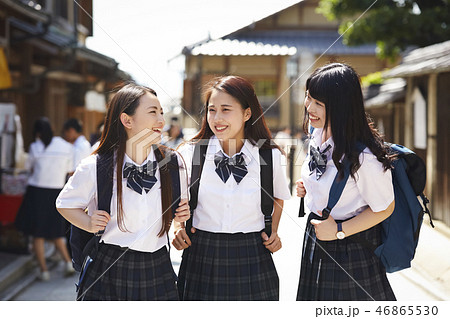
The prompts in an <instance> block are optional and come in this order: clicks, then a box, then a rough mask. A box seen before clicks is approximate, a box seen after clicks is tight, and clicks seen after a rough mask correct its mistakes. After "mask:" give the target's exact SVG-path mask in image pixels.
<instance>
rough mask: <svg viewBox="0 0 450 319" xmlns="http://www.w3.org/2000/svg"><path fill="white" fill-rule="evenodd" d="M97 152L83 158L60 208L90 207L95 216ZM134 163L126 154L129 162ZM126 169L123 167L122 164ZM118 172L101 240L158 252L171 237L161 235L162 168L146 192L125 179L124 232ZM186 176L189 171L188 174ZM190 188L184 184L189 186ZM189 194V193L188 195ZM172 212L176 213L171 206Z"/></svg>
mask: <svg viewBox="0 0 450 319" xmlns="http://www.w3.org/2000/svg"><path fill="white" fill-rule="evenodd" d="M96 160H97V155H90V156H89V157H87V158H85V159H84V160H82V161H81V163H80V165H79V166H78V167H77V169H76V171H75V174H74V175H73V176H72V177H71V178H70V179H69V181H68V182H67V184H66V186H65V187H64V189H63V190H62V191H61V193H60V194H59V196H58V198H57V200H56V207H58V208H81V209H85V208H88V214H89V215H92V212H93V211H94V210H97V200H98V198H97V175H96V174H97V173H96V171H97V169H96ZM149 160H151V161H154V160H155V155H154V153H153V151H151V152H150V154H149V155H148V157H147V159H146V160H145V161H144V163H142V165H144V164H145V163H147V161H149ZM178 161H179V165H183V161H182V159H181V158H180V156H179V158H178ZM127 162H128V163H132V164H135V165H137V164H136V163H134V162H133V161H132V160H131V159H130V158H129V157H128V156H127V155H126V154H125V157H124V164H123V165H124V166H125V163H127ZM137 166H140V165H137ZM122 170H123V167H122ZM115 175H116V174H114V180H113V194H112V198H111V211H110V213H111V220H110V221H109V223H108V225H107V226H106V229H105V232H104V234H103V235H102V239H101V241H102V242H104V243H108V244H114V245H119V246H121V247H130V248H131V249H133V250H137V251H143V252H154V251H157V250H158V249H160V248H161V247H163V246H164V245H165V244H167V237H166V236H162V237H158V233H159V232H160V230H161V226H162V218H161V216H162V205H161V182H160V174H159V167H158V169H157V170H156V173H155V177H156V178H157V182H156V183H155V184H154V185H153V187H152V188H151V189H150V191H149V192H148V193H146V192H145V191H142V194H139V193H137V192H135V191H134V190H132V189H130V188H128V187H127V180H126V178H123V180H122V208H123V216H124V222H125V226H126V229H128V232H126V231H125V232H122V231H121V230H120V229H119V227H118V220H117V187H116V182H117V179H116V176H115ZM184 176H186V174H184ZM180 180H181V184H182V185H183V184H187V177H183V174H181V172H180ZM186 188H187V187H184V189H186ZM184 197H185V196H184ZM167 213H168V214H172V210H171V209H170V210H169V211H168V212H167Z"/></svg>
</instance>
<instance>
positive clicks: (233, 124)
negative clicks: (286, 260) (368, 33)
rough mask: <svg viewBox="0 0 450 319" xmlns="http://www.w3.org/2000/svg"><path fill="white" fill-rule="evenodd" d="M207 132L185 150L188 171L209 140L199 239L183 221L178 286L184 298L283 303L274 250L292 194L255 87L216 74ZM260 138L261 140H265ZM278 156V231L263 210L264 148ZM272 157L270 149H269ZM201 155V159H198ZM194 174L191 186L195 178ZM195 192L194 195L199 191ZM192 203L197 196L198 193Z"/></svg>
mask: <svg viewBox="0 0 450 319" xmlns="http://www.w3.org/2000/svg"><path fill="white" fill-rule="evenodd" d="M204 99H205V107H204V111H205V114H204V116H203V122H202V127H201V130H200V132H199V133H198V134H197V135H196V136H195V137H194V138H193V140H192V141H191V142H190V143H187V144H185V145H182V146H181V147H180V152H181V154H182V155H183V158H184V159H185V161H186V163H187V164H186V165H187V166H188V172H191V171H192V170H193V169H194V167H193V166H190V165H191V164H192V163H193V164H194V165H197V164H198V159H196V158H195V156H194V152H195V146H196V144H198V143H202V144H203V145H207V149H206V156H205V161H204V164H203V169H202V172H201V175H200V176H199V177H200V180H199V183H200V184H199V188H198V201H197V206H196V209H195V211H194V212H193V221H192V225H193V227H192V229H188V230H187V231H188V232H191V231H192V232H193V234H192V236H191V238H189V237H188V235H187V233H186V229H185V228H184V225H179V224H177V223H175V238H174V240H173V245H174V247H176V248H177V249H185V248H188V247H189V248H188V250H187V251H185V252H184V253H183V259H182V263H181V266H180V273H179V279H180V281H179V282H178V288H179V291H180V295H181V296H180V297H181V299H183V300H278V299H279V282H278V275H277V271H276V269H275V266H274V263H273V260H272V256H271V253H273V252H276V251H277V250H279V249H280V248H281V240H280V238H279V236H278V234H277V229H278V224H279V220H280V217H281V212H282V207H283V201H284V200H287V199H289V198H290V192H289V189H288V186H287V182H286V177H285V173H284V171H285V170H284V168H283V167H282V166H281V163H282V157H283V155H282V153H281V151H280V149H279V148H278V147H277V146H276V145H275V144H274V143H271V134H270V132H269V130H268V129H267V126H266V124H265V121H264V118H263V114H262V109H261V106H260V104H259V101H258V99H257V97H256V95H255V91H254V89H253V87H252V85H251V84H250V83H249V82H248V81H247V80H245V79H243V78H241V77H238V76H225V77H220V78H217V79H214V80H213V81H212V82H211V83H210V85H209V86H208V87H207V88H206V90H205V91H204ZM257 143H259V144H257ZM258 145H261V146H260V147H261V148H263V149H271V154H272V158H273V177H272V176H270V177H269V178H270V181H271V182H272V181H273V197H274V205H273V215H272V217H273V223H272V234H271V236H270V237H268V236H267V234H266V233H265V232H263V231H262V230H263V229H264V226H265V223H264V215H263V213H262V212H261V180H260V169H261V167H260V157H259V153H258V152H259V147H258ZM269 154H270V152H269ZM193 160H194V161H193ZM194 182H196V181H193V180H192V179H191V182H190V184H191V187H192V185H193V183H194ZM191 194H192V193H191ZM191 200H192V198H191Z"/></svg>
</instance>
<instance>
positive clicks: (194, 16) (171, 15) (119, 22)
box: [86, 0, 300, 107]
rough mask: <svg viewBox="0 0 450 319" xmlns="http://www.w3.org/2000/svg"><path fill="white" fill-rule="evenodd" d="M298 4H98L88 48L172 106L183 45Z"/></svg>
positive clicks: (118, 0) (239, 0)
mask: <svg viewBox="0 0 450 319" xmlns="http://www.w3.org/2000/svg"><path fill="white" fill-rule="evenodd" d="M299 1H300V0H127V1H123V0H93V6H94V7H93V20H94V22H93V27H94V31H93V33H94V35H93V36H92V37H90V38H88V40H87V41H86V45H87V47H88V48H90V49H92V50H95V51H98V52H100V53H102V54H105V55H107V56H109V57H112V58H114V59H115V60H116V61H117V62H119V68H120V69H122V70H124V71H126V72H128V73H129V74H131V76H132V77H133V78H134V80H136V81H137V82H138V83H139V84H144V85H147V86H150V87H151V88H153V89H155V91H156V92H157V93H158V97H159V99H160V101H161V103H162V105H163V106H165V107H168V106H169V105H176V104H178V103H179V102H180V98H181V97H182V94H183V71H184V58H183V56H181V51H182V49H183V47H184V46H188V45H190V44H193V43H196V42H198V41H201V40H204V39H206V38H207V37H208V35H210V36H211V38H213V39H214V38H219V37H221V36H223V35H226V34H228V33H230V32H233V31H235V30H237V29H240V28H242V27H244V26H246V25H248V24H250V23H252V22H254V21H258V20H260V19H262V18H264V17H266V16H268V15H270V14H272V13H275V12H277V11H280V10H282V9H284V8H287V7H289V6H290V5H292V4H295V3H297V2H299ZM169 60H170V61H171V62H170V63H169Z"/></svg>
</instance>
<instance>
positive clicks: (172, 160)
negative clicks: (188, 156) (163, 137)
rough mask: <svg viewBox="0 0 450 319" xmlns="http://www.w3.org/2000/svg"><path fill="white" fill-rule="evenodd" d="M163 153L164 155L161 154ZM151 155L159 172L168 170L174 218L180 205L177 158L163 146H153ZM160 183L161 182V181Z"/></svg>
mask: <svg viewBox="0 0 450 319" xmlns="http://www.w3.org/2000/svg"><path fill="white" fill-rule="evenodd" d="M163 151H164V153H165V154H164V155H163V153H162V152H163ZM153 153H154V154H155V159H156V162H157V163H158V168H159V170H160V172H161V170H164V169H168V170H169V175H170V183H171V187H172V204H171V207H172V216H175V212H176V209H177V208H178V205H179V204H180V195H181V190H180V170H179V166H178V158H177V154H176V153H175V152H174V151H172V150H171V149H170V148H166V147H164V146H162V147H159V148H158V147H157V146H156V145H154V147H153ZM166 157H169V159H168V161H166ZM161 182H163V181H162V180H161Z"/></svg>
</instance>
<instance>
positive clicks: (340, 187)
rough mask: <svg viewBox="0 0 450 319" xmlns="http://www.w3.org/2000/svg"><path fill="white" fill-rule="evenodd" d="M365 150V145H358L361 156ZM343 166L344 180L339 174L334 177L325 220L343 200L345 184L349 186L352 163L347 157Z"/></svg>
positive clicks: (323, 212) (324, 213) (324, 214)
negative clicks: (340, 200) (340, 199)
mask: <svg viewBox="0 0 450 319" xmlns="http://www.w3.org/2000/svg"><path fill="white" fill-rule="evenodd" d="M365 148H366V146H365V145H364V144H362V143H359V142H357V143H356V149H357V151H358V154H360V153H361V152H362V151H363V150H364V149H365ZM342 164H343V165H344V177H343V178H342V179H339V178H338V176H339V173H337V174H336V176H335V177H334V180H333V184H332V185H331V189H330V194H329V195H328V203H327V207H325V208H324V209H323V210H322V218H323V219H327V218H328V216H329V215H330V213H331V210H332V209H333V208H334V206H336V204H337V202H338V201H339V198H341V195H342V192H343V191H344V188H345V184H347V180H348V178H349V176H350V162H349V161H348V160H347V158H346V157H344V160H343V162H342Z"/></svg>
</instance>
